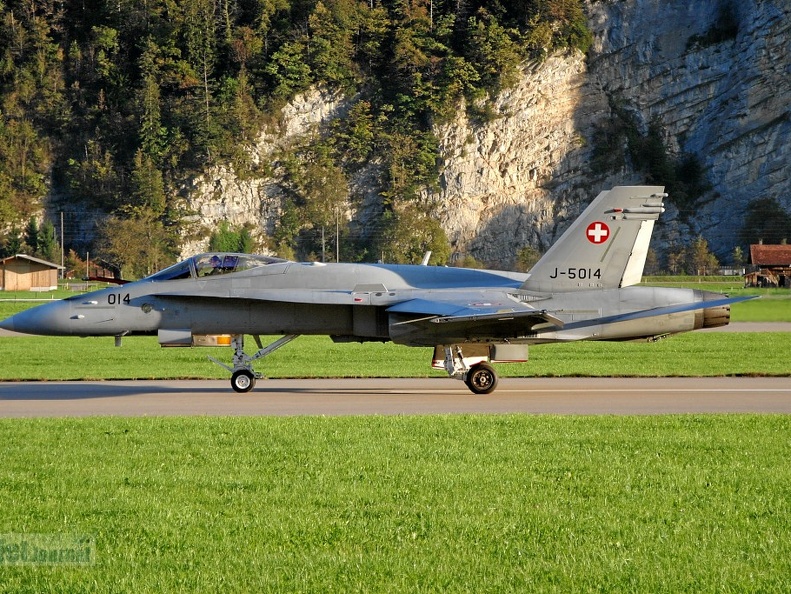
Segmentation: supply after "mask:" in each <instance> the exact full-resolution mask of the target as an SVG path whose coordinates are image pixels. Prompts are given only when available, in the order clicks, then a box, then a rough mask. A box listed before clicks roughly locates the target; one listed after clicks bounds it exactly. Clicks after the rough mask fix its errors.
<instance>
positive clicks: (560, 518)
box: [0, 415, 791, 593]
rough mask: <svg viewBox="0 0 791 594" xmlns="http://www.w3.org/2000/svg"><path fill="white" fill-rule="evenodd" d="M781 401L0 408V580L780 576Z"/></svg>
mask: <svg viewBox="0 0 791 594" xmlns="http://www.w3.org/2000/svg"><path fill="white" fill-rule="evenodd" d="M789 436H791V417H788V416H752V415H739V416H736V415H732V416H727V415H726V416H718V415H711V416H670V417H641V418H638V417H625V418H614V417H600V418H595V417H552V416H542V417H535V416H518V415H517V416H450V417H446V416H430V417H387V418H385V417H368V418H360V417H358V418H354V417H351V418H349V417H347V418H291V419H272V418H170V419H166V418H153V419H152V418H148V419H146V418H137V419H104V418H92V419H65V420H54V419H43V420H19V419H17V420H0V439H1V440H2V442H3V444H4V446H3V447H4V450H3V464H2V466H0V509H2V510H3V513H2V514H1V515H0V533H4V534H8V533H15V534H20V533H22V534H25V533H28V534H42V533H43V534H63V533H68V534H81V535H88V536H91V537H93V539H94V541H95V564H94V565H91V566H87V567H74V566H52V567H35V566H33V567H15V566H2V565H0V590H2V591H5V592H31V593H32V592H36V593H37V592H108V591H115V592H330V591H335V592H498V593H499V592H585V591H597V592H787V591H789V590H790V589H791V537H789V534H791V465H789V463H788V460H789V456H791V438H790V437H789Z"/></svg>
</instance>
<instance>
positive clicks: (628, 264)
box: [522, 186, 667, 292]
mask: <svg viewBox="0 0 791 594" xmlns="http://www.w3.org/2000/svg"><path fill="white" fill-rule="evenodd" d="M664 189H665V188H664V186H617V187H615V188H613V189H612V190H609V191H605V192H602V193H601V194H599V195H598V196H597V197H596V198H595V199H594V200H593V202H591V203H590V205H589V206H588V208H586V209H585V211H584V212H583V213H582V214H581V215H580V216H579V217H578V218H577V219H576V220H575V221H574V222H573V223H572V224H571V226H570V227H569V228H568V229H566V231H565V232H564V233H563V235H561V237H560V239H559V240H558V241H556V242H555V244H554V245H553V246H552V247H551V248H550V249H549V251H548V252H547V253H546V254H544V256H543V257H542V258H541V259H540V260H539V261H538V263H536V265H535V266H534V267H533V268H532V269H531V270H530V274H529V276H528V278H527V280H526V281H525V282H524V284H523V285H522V288H523V289H526V290H528V291H539V292H564V291H583V290H587V289H594V288H596V289H598V288H601V289H614V288H619V287H626V286H629V285H634V284H637V283H639V282H640V279H641V278H642V275H643V267H644V266H645V259H646V256H647V255H648V244H649V242H650V241H651V233H652V231H653V230H654V221H656V220H657V219H658V218H659V215H660V214H661V213H663V212H664V211H665V209H664V204H663V201H664V199H665V197H666V196H667V194H665V193H664Z"/></svg>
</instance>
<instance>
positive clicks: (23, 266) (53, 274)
mask: <svg viewBox="0 0 791 594" xmlns="http://www.w3.org/2000/svg"><path fill="white" fill-rule="evenodd" d="M61 270H63V266H61V265H60V264H53V263H52V262H47V261H46V260H40V259H39V258H34V257H33V256H26V255H25V254H16V255H15V256H8V257H7V258H3V259H2V260H0V291H53V290H55V289H57V288H58V272H59V271H61Z"/></svg>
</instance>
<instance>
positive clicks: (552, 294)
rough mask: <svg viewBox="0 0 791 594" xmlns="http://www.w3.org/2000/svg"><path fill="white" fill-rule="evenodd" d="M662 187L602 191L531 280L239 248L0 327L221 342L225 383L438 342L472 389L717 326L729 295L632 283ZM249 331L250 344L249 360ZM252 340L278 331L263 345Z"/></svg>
mask: <svg viewBox="0 0 791 594" xmlns="http://www.w3.org/2000/svg"><path fill="white" fill-rule="evenodd" d="M666 196H667V194H665V193H664V187H661V186H632V187H627V186H619V187H615V188H613V189H611V190H609V191H604V192H601V193H600V194H599V195H598V196H597V197H596V198H595V199H594V200H593V201H592V202H591V203H590V205H589V206H588V207H587V208H586V209H585V210H584V211H583V212H582V214H581V215H580V216H579V217H578V218H577V219H576V220H575V221H574V222H573V223H572V224H571V225H570V226H569V227H568V228H567V229H566V230H565V232H564V233H563V234H562V236H561V237H560V239H559V240H558V241H557V242H556V243H555V244H554V245H553V246H552V247H551V248H550V249H549V250H548V251H547V252H546V254H545V255H544V256H543V257H542V258H541V259H540V260H539V261H538V263H537V264H536V265H535V266H534V267H533V268H532V269H531V270H530V272H529V273H528V274H523V273H514V272H506V271H493V270H470V269H463V268H447V267H440V266H427V265H388V264H342V263H334V264H329V263H328V264H325V263H318V262H293V261H288V260H282V259H278V258H272V257H268V256H257V255H250V254H237V253H207V254H200V255H197V256H194V257H191V258H188V259H186V260H184V261H182V262H179V263H178V264H175V265H173V266H171V267H169V268H166V269H164V270H162V271H160V272H158V273H156V274H154V275H152V276H149V277H147V278H144V279H142V280H139V281H135V282H131V283H128V284H125V285H122V286H119V287H112V288H107V289H102V290H99V291H95V292H92V293H88V294H84V295H78V296H74V297H70V298H68V299H65V300H63V301H58V302H53V303H51V304H47V305H42V306H40V307H36V308H33V309H30V310H27V311H24V312H22V313H19V314H16V315H14V316H12V317H10V318H8V319H6V320H4V321H3V322H0V327H2V328H5V329H7V330H12V331H16V332H23V333H28V334H41V335H69V336H114V337H115V338H116V344H117V345H119V346H120V343H121V338H122V337H124V336H129V335H137V334H157V335H158V336H159V342H160V344H162V345H163V346H201V345H209V346H210V345H229V346H231V348H232V350H233V357H232V362H231V364H230V365H227V364H225V363H222V362H221V361H218V360H216V359H212V360H214V361H215V362H216V363H218V364H220V365H222V366H223V367H224V368H225V369H227V370H228V372H229V373H230V374H231V387H232V388H233V389H234V390H235V391H237V392H247V391H249V390H251V389H252V388H253V387H254V386H255V383H256V379H258V378H260V377H262V376H261V375H260V374H259V373H256V371H255V370H254V369H253V363H254V362H255V361H257V360H258V359H261V358H263V357H266V356H267V355H269V354H271V353H272V352H273V351H275V350H276V349H278V348H280V347H282V346H283V345H285V344H287V343H288V342H290V341H291V340H293V339H295V338H297V337H298V336H299V335H302V334H320V335H329V336H330V337H331V338H332V340H334V341H336V342H370V341H376V342H386V341H392V342H394V343H396V344H402V345H408V346H417V347H434V356H433V360H432V365H433V366H434V367H436V368H439V369H444V370H445V371H446V372H447V373H448V375H449V376H450V377H452V378H456V379H460V380H463V381H464V382H465V383H466V385H467V386H468V387H469V389H470V390H471V391H472V392H474V393H476V394H488V393H490V392H492V391H493V390H494V389H495V388H496V386H497V381H498V376H497V374H496V372H495V369H494V368H493V367H492V365H491V364H492V363H497V362H514V361H526V360H527V358H528V346H529V345H532V344H542V343H551V342H568V341H578V340H612V341H623V340H638V339H639V340H656V339H658V338H661V337H665V336H667V335H670V334H675V333H678V332H685V331H689V330H696V329H698V328H710V327H714V326H722V325H725V324H727V323H728V321H729V319H730V304H731V303H734V302H736V301H741V300H742V299H744V298H735V299H731V298H728V297H727V296H725V295H721V294H718V293H712V292H707V291H699V290H691V289H679V288H656V287H648V286H635V285H637V284H638V283H639V282H640V280H641V278H642V273H643V268H644V265H645V260H646V255H647V253H648V245H649V241H650V239H651V234H652V231H653V228H654V222H655V221H656V220H657V219H658V217H659V215H660V214H662V213H663V212H664V210H665V209H664V204H663V201H664V199H665V198H666ZM245 335H248V336H253V337H254V339H255V342H256V345H257V347H258V350H257V351H256V352H255V353H254V354H252V355H248V354H247V353H246V352H245V348H244V337H245ZM262 335H282V337H281V338H280V339H278V340H276V341H275V342H273V343H271V344H269V345H267V346H264V345H263V344H262V342H261V340H260V336H262Z"/></svg>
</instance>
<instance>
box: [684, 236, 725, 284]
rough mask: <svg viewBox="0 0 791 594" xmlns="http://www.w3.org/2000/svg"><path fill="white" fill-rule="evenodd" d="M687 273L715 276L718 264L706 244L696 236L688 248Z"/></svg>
mask: <svg viewBox="0 0 791 594" xmlns="http://www.w3.org/2000/svg"><path fill="white" fill-rule="evenodd" d="M686 265H687V271H688V272H690V273H691V274H697V275H709V274H715V272H716V269H717V267H718V266H719V262H718V261H717V258H716V256H715V255H714V254H712V253H711V252H710V251H709V244H708V242H707V241H706V240H705V239H703V237H701V236H698V237H697V238H696V239H695V241H694V242H693V243H692V245H691V246H689V248H688V250H687V258H686Z"/></svg>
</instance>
